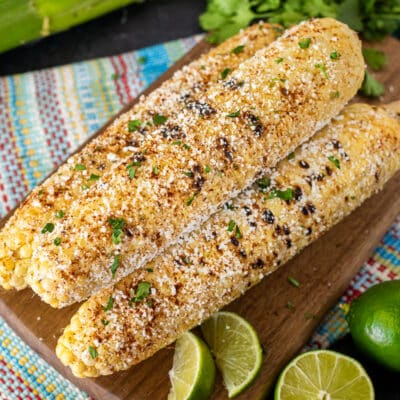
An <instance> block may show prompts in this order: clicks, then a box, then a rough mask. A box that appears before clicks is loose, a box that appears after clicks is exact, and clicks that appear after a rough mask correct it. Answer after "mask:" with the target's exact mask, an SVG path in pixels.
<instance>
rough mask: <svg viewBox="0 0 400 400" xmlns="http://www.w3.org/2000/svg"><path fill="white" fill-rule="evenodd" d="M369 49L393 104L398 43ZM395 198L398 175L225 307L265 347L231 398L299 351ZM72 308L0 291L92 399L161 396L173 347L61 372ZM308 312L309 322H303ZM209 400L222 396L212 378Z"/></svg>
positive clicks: (14, 318)
mask: <svg viewBox="0 0 400 400" xmlns="http://www.w3.org/2000/svg"><path fill="white" fill-rule="evenodd" d="M374 47H377V48H381V49H383V50H385V51H386V53H387V54H388V55H389V59H390V62H389V66H388V67H387V68H386V69H385V70H384V71H382V72H380V73H379V74H377V76H378V77H379V79H380V80H381V81H383V82H384V83H385V86H386V95H385V96H384V98H383V99H382V100H383V101H384V102H390V101H393V100H398V99H400V74H399V71H398V70H399V66H400V42H399V41H397V40H395V39H393V38H388V39H387V40H386V41H385V42H383V43H380V44H379V45H376V46H374ZM208 48H209V46H208V45H207V44H206V43H205V42H201V43H200V44H198V45H197V46H196V47H195V48H194V49H193V50H192V51H191V52H189V53H188V54H187V55H186V56H185V57H184V58H183V59H182V60H180V61H179V62H178V63H177V64H175V65H174V66H173V67H172V68H171V69H170V70H169V71H168V72H167V73H165V74H164V75H163V76H162V77H161V78H160V79H158V80H157V81H156V82H155V83H154V84H153V85H152V86H151V87H150V88H149V89H148V90H146V92H149V91H151V90H153V89H154V88H156V87H157V86H159V85H160V84H161V82H163V81H164V80H165V79H167V78H168V77H170V76H171V74H172V73H173V72H174V71H176V70H177V69H178V68H180V67H181V66H182V65H184V64H186V63H188V62H190V61H191V60H193V59H195V58H197V57H198V56H199V55H200V54H201V53H203V52H205V51H206V50H207V49H208ZM146 92H145V93H146ZM362 101H365V99H363V100H362ZM375 102H377V101H375ZM131 105H132V104H130V105H128V106H127V107H126V108H128V107H130V106H131ZM103 129H104V128H103ZM97 134H98V133H97ZM399 193H400V173H399V174H397V175H396V176H395V177H394V178H392V179H391V181H390V182H388V183H387V184H386V186H385V188H384V190H383V191H382V192H380V193H379V194H377V195H375V196H374V197H372V198H371V199H369V200H368V201H367V202H366V203H365V204H364V205H363V206H362V207H361V208H359V209H358V210H356V211H355V212H354V213H353V214H352V215H350V216H349V217H348V218H346V219H345V220H344V221H343V222H341V223H340V224H339V225H337V226H336V227H334V228H333V229H332V230H331V231H329V232H328V233H327V234H326V235H325V236H323V237H322V238H320V239H319V240H318V241H316V242H315V243H314V244H312V245H311V246H309V247H308V248H306V249H305V250H304V251H303V252H302V253H301V254H299V255H298V256H297V257H295V258H294V259H293V260H292V261H291V262H289V263H288V264H287V265H285V266H284V267H282V268H281V269H280V270H278V271H277V272H275V273H274V274H272V275H270V276H268V277H267V278H265V279H264V280H263V281H262V282H261V283H260V284H259V285H257V286H255V287H254V288H252V289H251V290H250V291H248V292H247V293H246V294H245V295H244V296H242V297H241V298H240V299H238V300H237V301H235V302H234V303H232V304H231V305H230V306H229V307H227V309H229V310H232V311H235V312H238V313H239V314H240V315H242V316H243V317H245V318H246V319H248V320H249V321H250V322H251V323H252V324H253V325H254V327H255V328H256V330H257V332H258V334H259V336H260V340H261V342H262V344H263V346H264V347H265V349H266V355H265V357H264V363H263V366H262V369H261V373H260V375H259V377H258V378H257V380H256V382H255V383H254V384H253V385H252V387H251V388H250V389H249V390H247V391H246V392H245V393H244V394H242V395H241V396H239V397H238V399H252V400H254V399H259V398H262V397H263V396H264V395H265V394H266V393H267V392H268V390H270V389H271V386H272V385H273V383H274V381H275V378H276V376H277V374H278V373H279V371H280V370H281V369H282V367H283V366H284V365H285V364H286V363H287V362H288V360H289V359H291V358H292V357H293V356H294V355H295V354H296V353H297V352H298V351H299V350H300V349H301V347H302V346H304V344H305V343H306V342H307V340H308V339H309V337H310V335H311V334H312V333H313V331H314V330H315V328H316V326H317V325H318V323H319V322H320V320H321V318H322V317H323V316H324V315H325V313H326V312H327V311H328V310H329V309H330V308H331V307H332V306H333V305H334V304H335V302H336V301H337V300H338V298H339V297H340V296H341V295H342V294H343V292H344V291H345V289H346V287H347V286H348V284H349V282H350V280H351V279H352V278H353V276H354V275H355V274H356V273H357V271H358V270H359V268H360V266H361V265H362V264H363V262H364V261H365V260H366V259H367V258H368V257H369V255H370V254H371V252H372V250H373V249H374V247H375V246H376V245H377V244H378V242H379V240H380V239H381V237H382V235H383V234H384V233H385V231H386V230H387V229H388V227H389V226H390V224H391V223H392V222H393V220H394V219H395V217H396V216H397V215H398V214H400V196H399ZM5 220H6V219H4V220H3V221H2V224H4V222H5ZM2 224H1V223H0V226H1V225H2ZM289 275H291V276H294V277H296V278H297V279H298V280H299V281H300V282H301V287H300V288H299V289H298V288H295V287H293V286H291V285H290V284H289V283H288V281H287V277H288V276H289ZM288 301H291V302H292V303H293V304H294V305H295V309H294V310H288V309H287V308H286V304H287V302H288ZM76 309H77V306H71V307H68V308H66V309H62V310H55V309H52V308H51V307H49V306H47V305H46V304H44V303H42V302H41V301H40V300H39V298H38V297H37V296H36V295H35V294H34V293H33V292H32V291H31V290H30V289H26V290H24V291H21V292H15V291H9V292H6V291H4V290H0V314H1V315H2V317H3V318H4V319H5V320H6V321H7V322H8V323H9V325H10V326H11V327H12V328H13V329H14V330H15V331H16V332H17V333H18V334H19V335H20V336H21V337H22V339H23V340H25V341H26V342H27V343H28V344H29V345H30V346H31V347H32V348H33V349H34V350H35V351H36V352H38V353H39V354H40V355H41V356H42V357H43V358H44V359H45V360H46V361H47V362H49V363H50V364H51V365H53V366H54V367H55V368H56V369H57V370H58V371H59V372H60V373H61V374H62V375H64V376H65V377H66V378H68V379H70V380H71V381H72V382H73V383H74V384H76V385H77V386H79V387H80V388H82V389H83V390H85V391H86V392H87V393H88V394H90V395H91V396H92V397H94V398H95V399H98V400H100V399H101V400H109V399H110V400H111V399H113V400H122V399H124V400H128V399H129V400H147V399H151V400H158V399H165V398H166V396H167V393H168V390H169V380H168V370H169V369H170V368H171V365H172V355H173V346H170V347H169V348H166V349H164V350H161V351H159V352H158V353H157V354H155V355H154V356H153V357H152V358H150V359H148V360H146V361H144V362H142V363H141V364H139V365H137V366H135V367H133V368H131V369H130V370H128V371H125V372H121V373H117V374H114V375H112V376H108V377H102V378H96V379H78V378H75V377H73V376H72V374H71V373H70V371H69V369H68V368H65V367H64V366H63V365H62V364H61V363H60V362H59V361H58V359H57V357H56V356H55V353H54V348H55V345H56V341H57V338H58V337H59V336H60V334H61V332H62V330H63V328H64V327H65V326H66V325H67V323H68V322H69V320H70V318H71V316H72V315H73V313H74V312H75V311H76ZM311 315H312V316H313V317H311V318H310V316H311ZM213 399H218V400H222V399H227V395H226V391H225V390H224V388H223V386H222V383H221V380H220V378H219V379H218V382H217V384H216V389H215V394H214V396H213ZM68 400H70V399H68ZM71 400H72V399H71Z"/></svg>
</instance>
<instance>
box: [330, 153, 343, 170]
mask: <svg viewBox="0 0 400 400" xmlns="http://www.w3.org/2000/svg"><path fill="white" fill-rule="evenodd" d="M328 160H329V161H330V162H331V163H333V164H335V167H336V168H338V169H340V161H339V160H338V159H337V158H335V157H334V156H329V157H328Z"/></svg>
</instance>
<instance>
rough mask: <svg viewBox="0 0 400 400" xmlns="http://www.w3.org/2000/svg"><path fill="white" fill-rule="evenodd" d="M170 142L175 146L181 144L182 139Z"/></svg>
mask: <svg viewBox="0 0 400 400" xmlns="http://www.w3.org/2000/svg"><path fill="white" fill-rule="evenodd" d="M171 144H173V145H175V146H180V145H181V144H182V141H180V140H176V141H175V142H172V143H171Z"/></svg>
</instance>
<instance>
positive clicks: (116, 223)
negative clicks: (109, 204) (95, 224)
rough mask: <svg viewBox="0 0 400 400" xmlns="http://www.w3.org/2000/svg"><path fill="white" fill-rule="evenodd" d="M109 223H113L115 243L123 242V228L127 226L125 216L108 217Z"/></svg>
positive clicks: (113, 239)
mask: <svg viewBox="0 0 400 400" xmlns="http://www.w3.org/2000/svg"><path fill="white" fill-rule="evenodd" d="M108 223H109V224H110V225H111V228H112V230H113V233H112V241H113V243H114V244H119V243H121V238H122V234H123V230H122V228H123V227H124V226H125V220H124V219H123V218H108Z"/></svg>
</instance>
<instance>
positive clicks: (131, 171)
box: [126, 164, 136, 179]
mask: <svg viewBox="0 0 400 400" xmlns="http://www.w3.org/2000/svg"><path fill="white" fill-rule="evenodd" d="M126 169H127V170H128V176H129V178H131V179H133V178H134V177H135V176H136V168H134V167H133V164H129V165H127V166H126Z"/></svg>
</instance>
